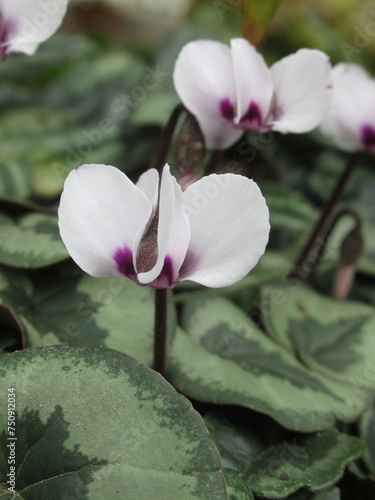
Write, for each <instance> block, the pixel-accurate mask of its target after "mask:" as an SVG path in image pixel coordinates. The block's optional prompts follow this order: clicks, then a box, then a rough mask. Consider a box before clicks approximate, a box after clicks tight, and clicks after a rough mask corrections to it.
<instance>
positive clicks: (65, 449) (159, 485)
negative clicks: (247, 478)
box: [0, 346, 227, 500]
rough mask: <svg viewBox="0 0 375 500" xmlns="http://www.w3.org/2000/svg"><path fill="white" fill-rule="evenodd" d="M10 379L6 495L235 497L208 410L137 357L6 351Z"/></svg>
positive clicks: (1, 468) (60, 349)
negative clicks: (205, 415) (202, 412)
mask: <svg viewBox="0 0 375 500" xmlns="http://www.w3.org/2000/svg"><path fill="white" fill-rule="evenodd" d="M0 380H1V383H0V385H1V387H2V391H1V394H0V401H1V405H0V422H1V424H0V435H1V442H2V443H6V445H4V446H1V447H0V478H1V483H2V485H1V487H0V497H1V498H4V499H6V498H19V499H24V500H51V499H53V500H68V499H77V498H80V499H90V500H103V499H109V498H111V499H112V498H121V499H125V498H126V499H131V498H134V499H136V498H137V499H138V498H139V499H142V500H165V499H166V498H171V499H172V498H176V499H181V500H182V499H184V500H188V499H191V500H196V499H202V500H208V499H212V500H219V499H222V500H225V499H226V498H227V495H226V490H225V486H224V479H223V474H222V471H221V464H220V459H219V456H218V453H217V450H216V448H215V446H214V445H213V443H212V441H211V438H210V437H209V435H208V433H207V429H206V428H205V426H204V424H203V421H202V419H201V417H200V416H199V414H198V413H197V412H195V411H194V410H193V408H192V406H191V404H190V402H189V401H187V400H186V399H185V398H184V397H183V396H181V395H179V394H178V393H177V392H176V391H175V390H174V389H173V387H171V386H170V385H169V384H168V383H167V382H166V381H165V380H164V379H163V378H162V377H161V376H160V375H159V374H157V373H155V372H154V371H152V370H151V369H149V368H146V367H145V366H143V365H141V364H139V363H138V362H137V361H135V360H134V359H132V358H129V357H127V356H125V355H124V354H120V353H117V352H115V351H111V350H108V349H105V348H100V347H72V346H54V347H44V348H32V349H26V350H25V351H20V352H16V353H13V354H6V355H4V356H2V357H1V368H0ZM13 408H15V411H14V410H13ZM14 414H15V418H14ZM9 415H10V417H9ZM8 421H9V422H10V421H12V422H15V425H9V426H8V425H7V422H8ZM12 460H14V463H13V462H12ZM9 461H10V462H11V463H9ZM11 467H14V469H11ZM7 474H9V475H7ZM11 481H14V482H11ZM13 486H14V491H15V492H16V493H15V494H14V495H13V493H11V492H10V491H9V488H13Z"/></svg>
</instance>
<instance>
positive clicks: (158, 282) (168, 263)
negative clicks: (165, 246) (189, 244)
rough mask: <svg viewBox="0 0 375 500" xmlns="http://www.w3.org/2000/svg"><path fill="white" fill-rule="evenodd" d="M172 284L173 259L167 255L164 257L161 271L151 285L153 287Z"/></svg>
mask: <svg viewBox="0 0 375 500" xmlns="http://www.w3.org/2000/svg"><path fill="white" fill-rule="evenodd" d="M174 285H175V283H174V272H173V261H172V258H171V257H170V256H169V255H167V256H166V257H165V259H164V265H163V269H162V270H161V273H160V274H159V276H158V277H157V278H156V279H155V280H154V281H153V282H152V284H151V286H152V287H154V288H173V286H174Z"/></svg>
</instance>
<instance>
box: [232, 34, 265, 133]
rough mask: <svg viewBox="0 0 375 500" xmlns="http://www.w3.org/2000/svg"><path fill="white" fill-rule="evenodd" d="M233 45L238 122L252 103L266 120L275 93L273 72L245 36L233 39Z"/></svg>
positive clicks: (263, 119)
mask: <svg viewBox="0 0 375 500" xmlns="http://www.w3.org/2000/svg"><path fill="white" fill-rule="evenodd" d="M231 46H232V56H233V67H234V76H235V81H236V90H237V115H236V123H239V121H240V119H241V118H242V117H243V116H244V115H246V113H247V112H248V111H249V107H250V104H251V103H255V105H256V106H257V107H258V108H259V111H260V115H261V118H262V120H261V121H262V122H264V121H265V119H266V117H267V115H268V111H269V109H270V105H271V100H272V94H273V83H272V77H271V72H270V70H269V69H268V67H267V65H266V63H265V62H264V59H263V57H262V56H261V55H260V54H259V53H258V52H257V51H256V49H255V47H253V45H251V43H249V42H248V41H247V40H245V39H244V38H234V39H232V40H231ZM259 125H260V124H259Z"/></svg>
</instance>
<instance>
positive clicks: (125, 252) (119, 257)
mask: <svg viewBox="0 0 375 500" xmlns="http://www.w3.org/2000/svg"><path fill="white" fill-rule="evenodd" d="M113 258H114V260H115V262H116V265H117V269H118V271H119V272H120V273H121V274H123V275H124V276H126V277H127V278H129V279H131V280H136V279H137V273H136V272H135V269H134V264H133V252H132V251H131V250H130V248H128V247H124V248H119V249H117V250H116V252H115V253H114V255H113Z"/></svg>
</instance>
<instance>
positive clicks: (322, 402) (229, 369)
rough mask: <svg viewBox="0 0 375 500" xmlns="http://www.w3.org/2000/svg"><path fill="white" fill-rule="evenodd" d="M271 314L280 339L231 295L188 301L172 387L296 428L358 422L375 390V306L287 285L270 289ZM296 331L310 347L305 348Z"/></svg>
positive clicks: (267, 310)
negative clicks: (295, 340) (230, 298)
mask: <svg viewBox="0 0 375 500" xmlns="http://www.w3.org/2000/svg"><path fill="white" fill-rule="evenodd" d="M304 290H305V291H304ZM293 293H294V294H293ZM304 299H306V300H304ZM323 303H324V304H326V307H324V305H323ZM263 312H264V313H263V320H265V321H266V325H267V327H268V329H269V331H271V333H273V337H274V338H273V339H272V338H270V337H268V336H267V335H266V334H265V333H264V332H263V331H262V330H261V329H260V328H259V327H257V326H256V324H255V323H254V322H252V321H251V320H249V318H248V317H247V316H246V315H245V314H244V313H243V311H241V310H240V309H238V308H237V307H236V306H234V305H233V304H232V303H231V302H229V301H227V300H225V299H223V298H220V297H207V298H202V299H199V300H198V299H197V300H195V301H191V302H188V303H187V305H186V306H185V310H184V318H183V327H184V329H185V330H181V329H180V330H179V331H178V332H177V334H176V336H175V338H174V341H173V343H172V346H171V349H170V352H169V374H170V379H171V380H172V383H173V384H174V385H175V386H176V387H177V388H178V389H179V390H180V391H181V392H183V393H185V394H187V395H189V396H190V397H193V398H195V399H198V400H202V401H207V402H213V403H221V404H236V405H243V406H246V407H249V408H252V409H255V410H257V411H259V412H262V413H266V414H268V415H270V416H271V417H272V418H274V419H275V420H277V421H278V422H279V423H281V424H282V425H283V426H285V427H287V428H290V429H294V430H300V431H307V432H309V431H314V430H319V429H324V428H327V427H331V426H333V425H334V424H335V422H336V420H343V421H352V420H354V419H356V418H358V416H359V415H360V414H361V413H362V412H363V411H364V410H365V409H366V408H367V407H368V406H369V405H370V404H371V401H372V399H373V397H374V393H375V386H374V377H375V370H374V367H375V345H374V343H375V336H374V335H373V332H374V329H375V314H374V311H373V308H371V307H369V306H366V305H363V304H350V303H345V304H344V303H343V302H335V301H333V300H330V299H329V298H327V297H322V296H320V295H318V294H317V293H315V292H313V291H310V290H308V289H307V288H306V289H305V288H304V287H302V285H300V286H299V288H298V290H294V288H293V287H282V286H281V285H280V288H271V287H269V288H268V294H267V295H266V296H265V297H264V300H263ZM325 314H326V315H327V316H325ZM344 319H346V320H347V321H346V322H345V325H344V323H343V320H344ZM344 326H345V327H344ZM298 332H300V333H299V334H298ZM317 332H318V333H317ZM276 333H277V335H276ZM319 333H320V338H321V340H322V346H323V347H322V352H320V351H319V349H318V351H319V352H318V355H317V356H318V358H317V359H314V352H313V353H311V352H310V350H309V349H310V347H309V345H310V344H311V346H313V348H314V349H315V343H316V342H317V335H319ZM292 334H293V335H297V338H298V339H299V340H300V342H301V343H303V342H305V343H306V344H307V346H308V348H307V349H305V350H304V349H302V348H301V346H299V349H297V348H296V346H294V345H293V344H292V343H291V341H290V338H289V336H290V335H292ZM298 335H300V336H299V337H298ZM351 336H352V337H351ZM318 342H319V340H318ZM302 353H303V354H302Z"/></svg>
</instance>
